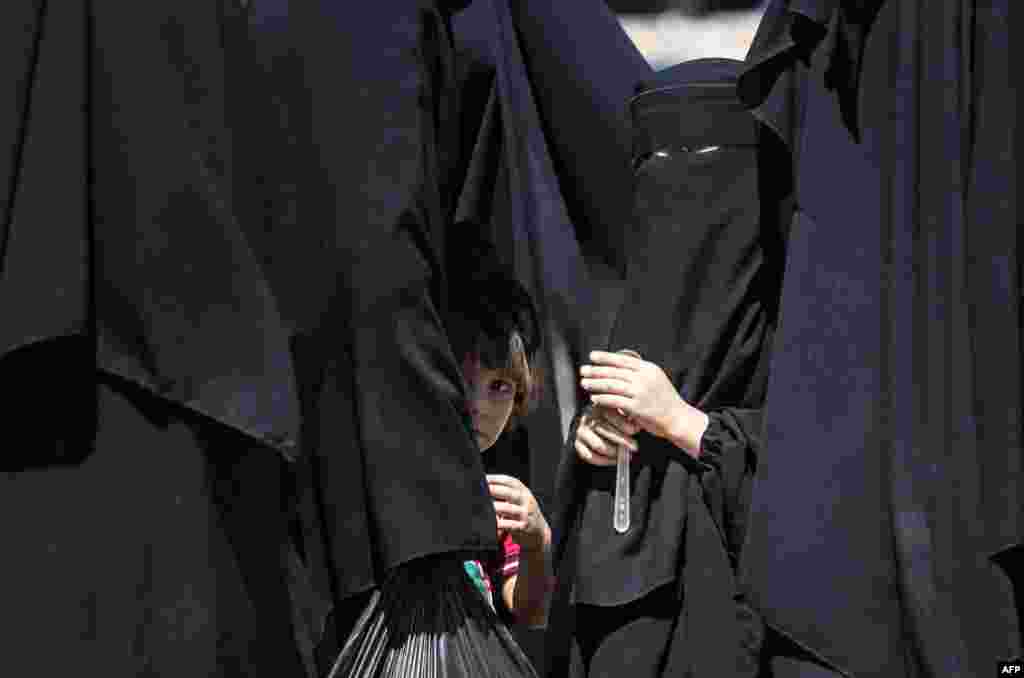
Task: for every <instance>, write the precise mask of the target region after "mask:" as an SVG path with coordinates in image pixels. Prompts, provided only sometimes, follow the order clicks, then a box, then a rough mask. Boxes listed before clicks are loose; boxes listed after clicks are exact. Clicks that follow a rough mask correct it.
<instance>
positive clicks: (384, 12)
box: [0, 0, 496, 676]
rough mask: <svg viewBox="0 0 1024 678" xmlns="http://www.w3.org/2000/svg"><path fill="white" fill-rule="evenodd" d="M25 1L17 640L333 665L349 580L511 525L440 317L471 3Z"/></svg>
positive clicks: (12, 24)
mask: <svg viewBox="0 0 1024 678" xmlns="http://www.w3.org/2000/svg"><path fill="white" fill-rule="evenodd" d="M9 5H10V6H7V5H5V6H4V9H3V17H2V21H0V25H2V27H3V36H2V37H3V39H2V40H0V49H2V50H3V55H4V59H2V62H3V66H2V68H3V69H4V70H3V73H4V75H5V76H6V77H5V78H4V83H5V85H4V86H5V87H6V88H7V91H8V92H9V96H7V97H4V99H3V101H4V104H3V107H2V109H0V110H2V111H3V113H2V115H3V116H4V117H3V118H2V119H0V135H2V136H0V139H2V141H0V148H2V149H3V151H2V155H0V167H2V168H3V169H2V170H0V172H2V174H3V178H4V180H5V181H4V186H5V193H4V194H3V195H4V198H3V200H4V202H3V203H0V215H2V217H0V229H2V230H0V248H2V249H0V255H2V263H0V266H2V268H0V273H2V278H0V309H2V314H3V316H4V323H3V324H2V326H0V370H2V371H3V383H4V388H5V389H6V391H5V392H6V393H7V394H8V395H10V396H14V397H15V398H16V401H15V403H14V404H13V405H11V406H10V409H8V411H7V414H8V415H9V418H8V419H7V420H9V421H10V422H12V423H11V429H10V430H9V431H8V433H9V434H10V435H11V437H12V440H13V439H17V440H21V441H23V442H22V443H20V444H19V445H18V447H17V448H16V449H13V450H11V449H9V447H8V449H5V453H4V457H3V459H4V460H3V464H4V470H5V471H9V472H10V473H8V475H6V476H5V477H4V479H3V483H4V491H3V492H2V495H3V497H4V509H5V510H4V515H5V517H6V521H5V524H11V525H12V526H11V529H10V530H7V533H8V534H9V535H13V538H12V539H11V544H12V545H13V546H12V548H11V549H10V553H9V555H8V556H7V557H6V558H5V566H6V567H5V574H4V579H5V581H8V582H14V581H18V582H24V583H25V584H24V585H22V586H18V587H15V590H14V594H13V595H12V597H11V599H10V600H8V601H7V603H6V604H5V606H4V612H3V613H2V614H3V617H4V620H5V621H4V624H3V627H4V634H5V638H4V640H5V642H4V645H5V648H10V652H8V655H7V656H5V662H10V665H11V666H15V667H18V668H19V669H20V668H22V667H27V668H25V670H26V671H28V672H30V673H33V674H39V675H60V674H62V673H67V674H70V673H89V674H92V673H102V674H110V675H137V674H144V673H147V672H149V673H155V674H161V675H197V676H198V675H211V676H212V675H247V676H258V675H263V674H266V675H298V674H300V673H301V672H302V671H303V665H302V664H301V660H300V648H301V650H302V653H303V654H304V655H305V656H304V657H303V659H305V662H306V664H305V670H306V671H308V672H312V671H314V670H315V669H314V668H313V667H312V666H311V658H310V656H309V654H310V651H311V646H312V644H313V643H314V642H315V641H316V639H317V638H316V636H317V635H318V633H319V630H320V628H321V627H322V625H323V616H324V614H325V608H326V606H327V604H329V603H325V600H330V599H332V598H333V600H335V601H343V600H345V599H347V598H348V597H349V596H351V595H352V594H354V593H358V592H361V591H365V590H368V589H369V588H370V587H372V586H373V585H374V584H375V582H376V581H377V579H378V577H379V574H380V573H382V572H384V571H386V570H388V569H389V568H392V567H393V566H395V565H397V564H399V563H403V562H407V561H409V560H411V559H415V558H417V557H419V556H422V555H426V554H431V553H440V552H449V551H462V550H466V551H469V552H472V551H480V550H484V549H488V548H493V547H494V546H496V543H495V530H494V514H493V510H492V508H491V502H490V498H489V496H488V495H487V492H486V488H485V486H484V482H483V468H482V464H481V462H480V456H479V453H478V451H477V449H476V446H475V444H474V443H473V441H472V438H471V437H470V435H469V431H468V429H467V427H466V426H465V419H464V415H463V414H462V413H461V412H460V407H461V403H462V402H463V400H464V398H463V393H464V392H463V385H462V382H461V378H460V376H459V373H458V368H457V365H456V363H455V360H454V357H453V355H452V351H451V348H450V346H449V343H448V340H447V337H446V334H445V330H444V325H443V322H444V313H445V296H446V291H445V289H446V288H445V285H446V282H445V281H446V278H445V275H444V272H445V267H446V264H445V256H444V253H445V249H446V248H445V243H444V240H445V236H446V232H445V228H444V225H445V224H446V223H447V220H446V219H447V217H448V216H450V215H451V213H452V212H453V210H454V202H455V199H454V192H453V189H452V186H451V184H452V179H451V177H452V167H453V166H454V164H455V157H456V153H455V152H453V150H452V149H455V148H457V146H458V130H457V115H456V112H457V105H458V104H457V98H456V96H455V95H454V91H455V88H454V83H455V78H454V75H453V59H452V46H451V42H450V30H449V28H448V17H447V12H448V11H450V10H452V9H455V7H453V6H452V7H440V6H436V5H435V4H434V3H429V2H427V3H420V2H415V1H413V0H409V1H405V2H403V1H398V0H395V1H392V2H382V3H361V4H360V5H359V11H358V12H354V11H353V10H352V8H351V7H348V6H343V5H340V4H338V3H333V2H332V3H328V2H312V3H302V5H301V6H299V5H298V4H292V3H288V2H285V1H284V0H281V1H280V2H276V1H274V0H257V1H253V2H229V1H224V2H217V3H200V2H184V3H173V4H171V5H165V6H161V7H159V8H153V7H149V6H146V7H145V8H143V7H142V6H137V7H136V6H134V5H133V6H121V5H120V3H112V2H106V1H102V0H96V1H95V2H88V3H72V4H64V3H49V2H43V1H40V2H26V3H9ZM356 16H358V20H354V18H355V17H356ZM368 56H369V58H368ZM293 356H294V357H293ZM54 373H56V376H57V379H58V380H59V381H57V383H55V381H54V379H53V377H52V376H48V375H53V374H54ZM5 400H6V401H7V402H11V400H12V399H11V398H7V399H5ZM300 402H301V408H300ZM300 415H301V416H300ZM300 428H301V429H302V430H301V433H302V439H301V440H300V438H299V433H300ZM300 450H301V454H300V453H299V451H300ZM297 475H299V476H301V478H302V479H303V483H299V484H298V485H296V480H297V478H296V476H297ZM311 478H315V479H316V480H315V481H314V480H311ZM296 486H297V487H298V488H299V492H298V495H297V496H293V495H294V488H295V487H296ZM310 488H313V489H314V490H317V491H312V490H311V489H310ZM325 498H326V501H325ZM295 499H297V500H298V505H299V506H301V507H302V508H303V512H304V515H310V516H312V517H311V519H310V520H309V521H304V523H303V525H304V526H305V527H306V530H305V531H304V532H302V533H301V534H298V535H295V537H294V539H289V529H288V528H289V525H288V524H287V522H288V521H287V515H288V513H287V512H288V511H289V510H291V508H292V502H293V501H294V500H295ZM14 516H23V517H24V518H23V519H18V520H14V518H13V517H14ZM310 525H323V526H325V528H326V529H325V530H318V529H316V527H309V526H310ZM325 534H326V538H325V536H324V535H325ZM293 541H294V542H295V544H293V543H292V542H293ZM296 547H297V548H296ZM328 555H330V556H332V559H331V560H328V558H327V556H328ZM325 563H327V565H325ZM310 569H312V572H313V574H314V576H313V577H312V585H311V584H310V581H309V580H310V577H309V575H308V570H310ZM286 582H289V583H290V586H286ZM289 595H291V596H292V600H289ZM295 599H298V600H300V601H301V603H298V604H297V603H296V602H295ZM292 610H298V611H300V612H301V613H302V614H300V615H296V620H295V622H294V623H293V619H292V617H293V615H292Z"/></svg>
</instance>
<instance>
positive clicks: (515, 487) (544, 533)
mask: <svg viewBox="0 0 1024 678" xmlns="http://www.w3.org/2000/svg"><path fill="white" fill-rule="evenodd" d="M487 486H488V488H489V489H490V491H491V497H492V498H493V499H494V512H495V513H496V514H497V516H498V531H499V532H507V533H508V534H509V535H510V536H511V537H512V540H513V541H514V542H516V543H517V544H519V548H521V549H523V550H524V551H531V550H537V549H541V548H543V547H544V546H545V545H546V544H547V543H549V542H550V539H551V530H550V528H549V527H548V521H547V520H545V519H544V514H543V513H541V510H540V506H539V505H538V504H537V499H536V498H535V497H534V496H533V492H530V488H528V487H527V486H526V485H524V484H523V483H522V482H520V481H519V480H518V479H516V478H513V477H512V476H503V475H488V476H487Z"/></svg>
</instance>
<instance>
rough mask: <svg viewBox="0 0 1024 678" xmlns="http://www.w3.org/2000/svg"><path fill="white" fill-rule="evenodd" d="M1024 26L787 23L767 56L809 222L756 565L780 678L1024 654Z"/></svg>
mask: <svg viewBox="0 0 1024 678" xmlns="http://www.w3.org/2000/svg"><path fill="white" fill-rule="evenodd" d="M1011 4H1012V3H1010V2H992V3H973V2H968V3H961V2H940V3H920V2H840V1H825V0H819V1H811V0H803V1H798V0H787V1H781V2H774V3H772V5H771V6H770V7H769V8H768V12H767V14H766V17H765V19H764V22H763V23H762V26H761V28H760V30H759V33H758V36H757V38H756V40H755V44H754V47H753V48H752V50H751V54H750V57H749V61H750V70H749V71H748V72H747V73H746V74H745V75H744V76H743V77H742V79H741V86H740V90H741V93H742V96H743V98H744V99H745V101H746V102H747V103H748V105H750V106H751V107H752V108H753V110H754V112H755V113H756V114H757V115H758V116H759V118H761V119H762V120H763V121H764V122H765V123H767V124H768V125H769V126H771V128H772V129H774V130H775V132H776V133H777V135H778V136H779V138H780V139H781V140H782V141H783V142H784V143H785V144H786V145H787V146H788V148H789V151H790V158H791V162H792V176H793V198H794V202H795V205H796V211H795V214H794V217H793V221H792V225H791V228H790V234H789V246H788V260H787V266H786V271H785V282H784V288H783V294H782V301H781V309H780V318H781V322H780V326H779V328H778V331H777V334H776V344H775V345H776V351H775V355H774V358H773V363H772V367H771V382H770V384H769V387H768V394H767V403H768V404H767V410H766V415H765V416H766V420H765V433H764V452H763V454H764V463H763V465H761V466H760V467H759V477H758V480H757V484H756V486H755V490H754V494H753V500H752V510H751V523H750V527H749V537H748V543H747V545H746V547H745V550H744V567H743V569H744V575H745V577H746V580H747V581H748V582H749V590H750V593H751V595H752V597H753V601H754V602H755V603H756V605H757V607H758V608H759V609H760V610H761V612H762V613H763V614H764V616H765V619H766V622H767V623H768V624H769V625H770V626H771V627H773V628H774V629H775V630H776V631H777V632H778V636H777V640H778V641H779V642H778V643H776V644H775V646H774V649H773V650H772V654H776V655H778V657H775V658H773V662H772V663H773V667H774V670H775V675H777V676H796V675H805V673H802V672H806V671H812V670H813V669H812V668H811V667H812V665H813V663H814V662H817V663H818V665H819V666H822V667H831V669H832V670H834V671H836V672H840V673H842V674H844V675H853V676H869V675H870V676H894V677H895V676H980V675H985V673H987V672H991V671H992V670H993V668H992V667H993V666H994V663H995V661H996V660H997V659H999V658H1004V659H1005V658H1008V656H1011V655H1015V654H1019V653H1020V649H1021V648H1020V644H1021V638H1020V609H1019V608H1018V609H1015V604H1014V591H1013V585H1014V583H1015V585H1016V586H1017V589H1018V593H1017V595H1018V596H1019V595H1020V593H1019V590H1020V586H1021V582H1020V573H1021V572H1024V567H1021V562H1020V552H1021V546H1020V543H1021V539H1022V528H1024V523H1022V519H1024V513H1022V510H1024V502H1022V501H1021V488H1022V482H1024V468H1022V452H1021V419H1020V413H1021V390H1022V389H1021V386H1022V381H1021V344H1020V340H1021V297H1020V293H1021V288H1020V279H1021V278H1020V254H1019V240H1020V217H1019V215H1018V212H1017V206H1016V197H1015V190H1016V189H1015V188H1014V186H1015V183H1014V179H1015V177H1016V158H1015V154H1014V140H1015V134H1016V127H1015V126H1016V118H1017V114H1016V104H1015V97H1014V86H1013V85H1012V84H1011V76H1010V64H1011V63H1012V61H1011V57H1010V36H1011V35H1012V33H1011V30H1010V16H1009V9H1010V6H1011ZM780 171H781V170H780ZM1018 600H1019V598H1018ZM786 638H788V641H787V642H788V646H787V642H783V639H786ZM798 646H799V647H800V648H801V649H797V647H798ZM786 655H788V658H787V657H786ZM796 655H801V656H802V659H800V660H794V659H793V657H794V656H796ZM806 675H810V673H807V674H806ZM815 675H817V674H815Z"/></svg>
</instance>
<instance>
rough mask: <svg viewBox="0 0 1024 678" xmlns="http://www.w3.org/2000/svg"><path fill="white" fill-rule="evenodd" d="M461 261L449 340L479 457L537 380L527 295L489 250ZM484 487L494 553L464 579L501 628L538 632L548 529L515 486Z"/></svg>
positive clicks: (525, 490)
mask: <svg viewBox="0 0 1024 678" xmlns="http://www.w3.org/2000/svg"><path fill="white" fill-rule="evenodd" d="M465 254H466V255H467V256H466V258H465V259H464V260H463V261H464V262H466V263H469V262H472V266H473V270H472V271H471V272H470V274H469V278H470V280H466V281H464V284H463V285H460V287H461V290H460V292H458V293H457V294H456V296H455V303H454V305H453V306H454V308H453V309H452V311H453V313H452V318H453V329H454V332H453V336H454V337H456V339H455V342H454V343H455V345H456V350H457V351H459V353H460V354H461V361H460V364H461V366H462V375H463V378H464V379H465V382H466V387H467V394H468V398H467V403H466V405H467V407H466V413H467V415H468V421H469V424H470V425H471V426H472V433H473V438H474V440H476V443H477V445H479V446H480V451H481V453H483V452H486V451H488V450H490V449H491V448H492V447H493V446H494V445H495V443H496V442H498V439H499V438H500V437H501V435H502V433H504V432H506V431H510V430H512V429H514V428H515V427H516V425H517V424H518V423H519V422H520V421H521V419H522V418H523V417H524V416H525V415H526V414H527V412H528V411H529V409H530V406H531V405H532V402H533V401H534V400H535V396H536V393H537V391H538V387H539V378H538V370H537V369H536V368H535V367H531V361H532V360H533V359H534V357H535V355H536V351H537V348H538V344H539V341H538V331H537V322H536V311H535V309H534V306H533V303H532V301H531V299H530V296H529V294H528V293H527V292H526V290H525V289H523V287H522V285H520V284H519V283H518V282H517V281H516V280H515V279H513V278H511V276H509V275H507V274H506V273H504V272H503V271H502V270H501V267H500V264H498V262H497V258H496V256H495V255H494V253H493V250H490V249H489V248H487V247H486V246H484V245H480V244H477V245H476V246H474V248H473V250H472V252H468V253H465ZM460 282H463V281H460ZM505 454H508V452H505ZM499 465H500V464H499ZM487 487H488V490H489V492H490V494H491V497H492V499H493V500H494V512H495V515H496V517H497V525H496V529H497V531H498V542H499V544H500V552H498V553H496V554H494V555H493V556H492V557H491V558H488V559H485V560H483V561H478V560H471V561H466V563H465V567H466V571H467V573H468V574H469V575H470V578H471V579H473V581H474V583H475V584H476V585H477V587H478V588H479V589H480V591H481V593H482V594H483V595H484V597H485V599H486V600H487V601H488V602H489V603H490V605H491V607H492V608H493V609H494V610H495V611H496V612H497V613H498V614H499V616H501V617H502V618H503V619H504V620H506V621H509V622H511V623H516V624H523V625H525V626H529V627H538V626H544V625H545V624H546V620H547V610H548V603H549V598H550V592H551V588H552V584H553V581H554V580H553V575H552V572H551V561H550V552H551V529H550V527H549V526H548V522H547V520H546V519H545V517H544V514H543V512H542V511H541V509H540V506H539V504H538V502H537V499H536V498H535V497H534V495H533V493H532V492H531V491H530V488H529V487H527V486H526V485H525V484H524V483H523V482H522V481H521V480H520V479H519V478H516V477H513V476H512V475H506V474H488V475H487Z"/></svg>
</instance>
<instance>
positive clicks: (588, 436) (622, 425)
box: [573, 406, 640, 466]
mask: <svg viewBox="0 0 1024 678" xmlns="http://www.w3.org/2000/svg"><path fill="white" fill-rule="evenodd" d="M639 430H640V427H639V426H637V425H636V424H635V423H634V422H632V421H630V420H629V419H627V418H626V417H624V416H623V415H622V414H620V413H619V412H616V411H615V410H610V409H608V408H605V407H597V406H591V407H589V408H587V410H586V411H585V412H584V413H583V415H582V416H581V417H580V423H579V426H577V427H576V440H575V441H574V442H573V446H574V447H575V448H576V456H578V457H579V458H580V459H581V460H582V461H584V462H586V463H588V464H592V465H594V466H613V465H615V462H616V459H617V457H618V450H619V447H620V446H621V447H625V448H626V450H627V454H630V455H632V454H633V452H636V450H637V444H636V440H635V439H634V438H633V436H634V435H636V433H637V431H639Z"/></svg>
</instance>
